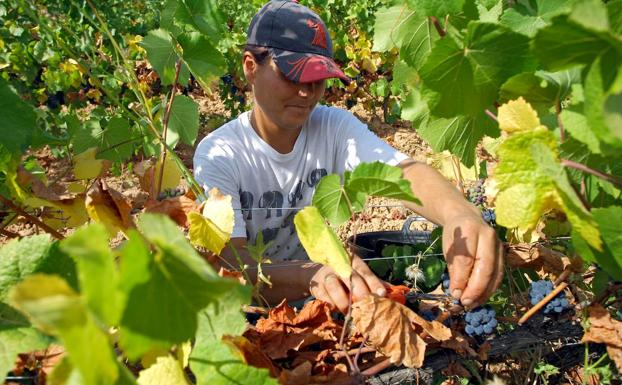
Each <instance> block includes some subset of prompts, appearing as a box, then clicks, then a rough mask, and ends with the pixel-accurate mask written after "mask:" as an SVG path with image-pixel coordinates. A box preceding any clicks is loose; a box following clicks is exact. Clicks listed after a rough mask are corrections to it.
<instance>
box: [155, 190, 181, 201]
mask: <svg viewBox="0 0 622 385" xmlns="http://www.w3.org/2000/svg"><path fill="white" fill-rule="evenodd" d="M185 194H186V191H184V189H183V188H181V187H177V188H168V189H165V190H162V191H161V192H160V194H159V195H158V200H159V201H162V200H164V199H169V198H175V197H178V196H182V195H185Z"/></svg>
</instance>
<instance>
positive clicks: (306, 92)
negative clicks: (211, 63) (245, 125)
mask: <svg viewBox="0 0 622 385" xmlns="http://www.w3.org/2000/svg"><path fill="white" fill-rule="evenodd" d="M245 60H246V58H245ZM245 64H246V63H245ZM255 64H256V63H255ZM246 69H247V68H245V70H246ZM245 72H246V71H245ZM252 72H254V73H253V74H251V75H250V76H249V74H248V73H247V79H248V80H249V82H250V83H251V84H252V85H253V93H254V95H255V102H256V103H257V105H258V106H259V107H260V108H261V110H262V111H263V113H264V114H265V116H266V117H267V118H268V119H270V121H272V123H274V124H275V125H276V126H277V127H279V128H282V129H288V130H296V129H299V128H300V127H302V125H303V124H304V123H305V122H306V120H307V119H308V118H309V115H310V114H311V111H312V110H313V108H314V107H315V105H316V104H317V103H318V101H319V100H320V98H321V97H322V95H324V89H325V87H326V85H325V82H324V80H320V81H317V82H313V83H298V84H297V83H294V82H292V81H290V80H288V79H287V78H286V77H285V76H284V75H283V73H282V72H281V71H280V70H279V69H278V67H277V66H276V64H275V63H274V61H273V60H272V59H271V58H268V59H267V60H266V62H264V64H262V65H255V67H254V70H253V71H252Z"/></svg>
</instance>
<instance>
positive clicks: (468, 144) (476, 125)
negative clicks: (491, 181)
mask: <svg viewBox="0 0 622 385" xmlns="http://www.w3.org/2000/svg"><path fill="white" fill-rule="evenodd" d="M417 132H419V134H420V135H421V137H422V138H423V139H425V141H426V142H428V143H429V144H430V146H431V147H432V149H433V150H434V151H435V152H442V151H445V150H448V151H449V152H451V153H452V154H454V155H456V156H458V157H459V158H460V160H461V161H462V163H464V165H465V166H466V167H471V166H473V165H474V164H475V149H476V147H477V144H478V143H479V141H480V140H481V139H482V138H483V137H484V136H490V137H493V138H494V137H497V136H499V129H498V128H497V127H496V125H495V122H494V121H493V120H492V119H491V118H490V117H489V116H487V115H486V114H484V113H480V114H478V115H476V116H464V115H461V116H456V117H453V118H439V119H435V120H431V121H428V122H427V124H426V125H422V126H420V127H419V129H418V130H417Z"/></svg>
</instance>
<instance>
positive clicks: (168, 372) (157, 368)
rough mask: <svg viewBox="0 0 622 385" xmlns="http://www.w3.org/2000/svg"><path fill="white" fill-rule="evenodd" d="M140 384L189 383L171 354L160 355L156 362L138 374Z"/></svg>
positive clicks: (173, 384)
mask: <svg viewBox="0 0 622 385" xmlns="http://www.w3.org/2000/svg"><path fill="white" fill-rule="evenodd" d="M137 383H138V385H188V380H186V376H185V375H184V371H183V369H182V367H181V365H180V364H179V361H177V360H176V359H175V358H173V357H172V356H170V355H167V356H164V357H158V358H157V359H156V362H155V364H153V365H151V366H150V367H149V369H145V370H143V371H141V372H140V373H139V375H138V381H137Z"/></svg>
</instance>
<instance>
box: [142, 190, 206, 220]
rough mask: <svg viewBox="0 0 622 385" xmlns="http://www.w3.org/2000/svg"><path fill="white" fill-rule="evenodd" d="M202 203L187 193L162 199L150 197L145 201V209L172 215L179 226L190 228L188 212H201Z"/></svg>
mask: <svg viewBox="0 0 622 385" xmlns="http://www.w3.org/2000/svg"><path fill="white" fill-rule="evenodd" d="M199 207H200V205H199V204H198V203H196V201H194V200H193V199H190V198H188V197H186V196H185V195H182V196H177V197H174V198H168V199H164V200H161V201H157V200H153V199H150V200H148V201H147V202H145V211H146V212H150V213H161V214H165V215H167V216H168V217H170V218H171V219H172V220H173V221H175V223H177V224H178V225H179V226H182V227H185V228H188V226H189V223H188V214H190V213H191V212H195V213H199V212H200V208H199Z"/></svg>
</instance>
